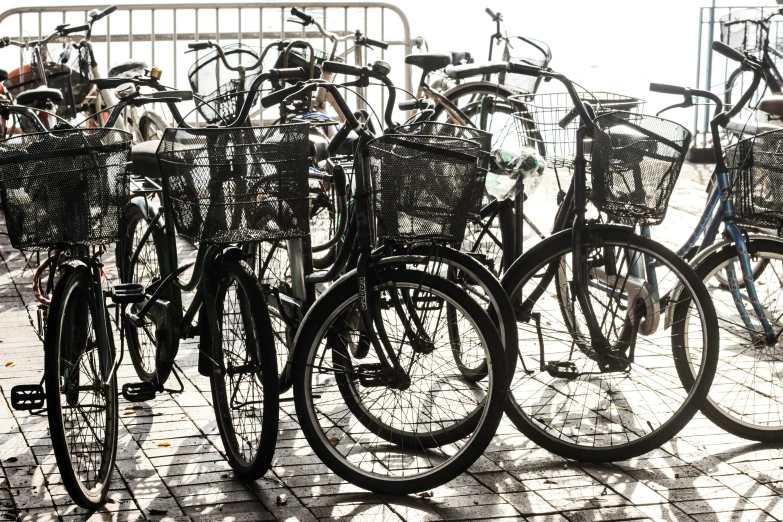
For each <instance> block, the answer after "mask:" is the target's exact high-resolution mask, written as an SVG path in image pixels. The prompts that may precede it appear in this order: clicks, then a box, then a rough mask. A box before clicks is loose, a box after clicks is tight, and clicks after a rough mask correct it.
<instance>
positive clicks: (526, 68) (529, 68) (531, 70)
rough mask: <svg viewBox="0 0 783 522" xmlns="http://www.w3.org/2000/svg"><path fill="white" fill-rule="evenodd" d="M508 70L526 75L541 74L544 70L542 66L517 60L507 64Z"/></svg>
mask: <svg viewBox="0 0 783 522" xmlns="http://www.w3.org/2000/svg"><path fill="white" fill-rule="evenodd" d="M506 71H508V72H510V73H514V74H524V75H526V76H541V74H542V73H543V72H544V71H543V70H542V69H541V68H540V67H535V66H533V65H526V64H524V63H516V62H508V64H506Z"/></svg>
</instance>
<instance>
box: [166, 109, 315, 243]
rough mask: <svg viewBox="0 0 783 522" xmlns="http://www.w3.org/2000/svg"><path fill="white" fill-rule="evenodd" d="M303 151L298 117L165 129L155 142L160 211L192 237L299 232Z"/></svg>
mask: <svg viewBox="0 0 783 522" xmlns="http://www.w3.org/2000/svg"><path fill="white" fill-rule="evenodd" d="M309 155H310V142H309V139H308V125H307V124H305V123H302V124H293V125H278V126H274V127H253V128H242V129H236V128H206V129H176V128H169V129H166V132H165V133H164V134H163V139H162V140H161V143H160V146H159V148H158V162H159V163H160V168H161V172H162V174H163V188H164V193H165V195H166V201H167V203H166V205H167V208H166V211H167V212H169V211H170V212H172V215H173V216H174V221H175V223H176V225H177V232H178V233H179V234H180V235H182V236H183V237H185V238H187V239H189V240H191V241H195V242H204V243H216V244H229V243H240V242H248V241H262V240H274V239H291V238H296V237H304V236H306V235H307V234H309V199H308V198H309V188H308V169H309ZM169 205H170V208H169Z"/></svg>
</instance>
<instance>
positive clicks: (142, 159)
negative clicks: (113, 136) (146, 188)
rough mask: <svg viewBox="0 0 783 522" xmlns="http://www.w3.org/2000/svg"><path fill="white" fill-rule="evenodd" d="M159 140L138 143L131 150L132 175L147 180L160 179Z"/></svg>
mask: <svg viewBox="0 0 783 522" xmlns="http://www.w3.org/2000/svg"><path fill="white" fill-rule="evenodd" d="M159 145H160V140H150V141H144V142H142V143H138V144H136V145H134V146H133V147H132V148H131V163H132V164H133V173H134V174H136V175H138V176H145V177H148V178H160V177H161V174H160V165H158V146H159Z"/></svg>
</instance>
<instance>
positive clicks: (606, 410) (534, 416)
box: [503, 225, 719, 462]
mask: <svg viewBox="0 0 783 522" xmlns="http://www.w3.org/2000/svg"><path fill="white" fill-rule="evenodd" d="M589 234H590V237H589V245H590V248H589V249H588V257H587V259H588V264H589V266H588V267H587V270H588V278H589V280H588V290H589V298H590V301H591V305H592V308H593V310H594V311H595V315H596V318H597V319H598V323H599V325H600V327H601V331H602V333H603V335H604V336H605V337H606V338H607V339H608V341H609V342H610V344H611V348H612V351H611V353H610V354H609V355H608V359H609V361H610V362H611V363H613V364H616V367H615V369H610V370H607V369H606V368H604V367H603V364H602V363H601V362H600V361H601V360H602V358H601V357H600V356H599V354H598V353H597V350H596V348H595V347H594V346H593V343H592V342H591V341H592V339H591V338H590V334H589V331H588V329H587V327H586V324H585V316H584V314H583V313H582V311H581V307H580V306H579V305H578V302H577V300H576V298H575V297H574V295H573V292H574V287H575V284H576V283H575V282H574V279H573V275H574V267H573V266H572V251H573V247H572V236H571V231H570V230H566V231H563V232H560V233H558V234H556V235H554V236H552V237H551V238H549V239H547V240H546V241H544V242H542V243H541V244H540V245H539V246H537V247H535V248H533V249H531V250H530V251H529V252H527V253H526V254H524V255H523V256H522V257H520V258H519V260H517V262H515V263H514V265H512V267H511V268H510V269H509V271H508V272H507V274H506V276H505V277H504V279H503V286H504V288H506V290H507V292H508V293H509V297H510V298H511V300H512V302H520V303H522V304H521V306H520V308H519V309H518V310H519V311H518V314H517V315H518V317H519V318H520V319H519V323H518V324H519V349H520V356H521V357H523V359H524V360H526V361H527V368H528V369H530V370H533V372H532V373H531V374H527V373H525V372H519V371H517V372H516V374H515V378H514V380H513V383H512V386H511V391H510V393H509V401H508V403H507V407H506V413H507V414H508V416H509V418H510V419H511V420H512V422H514V424H515V425H516V426H517V428H519V429H520V430H521V431H522V432H523V433H524V434H525V435H527V436H528V437H529V438H530V439H531V440H533V441H534V442H535V443H537V444H539V445H541V446H542V447H544V448H546V449H548V450H549V451H552V452H553V453H556V454H558V455H560V456H562V457H566V458H570V459H574V460H581V461H592V462H605V461H615V460H625V459H629V458H633V457H636V456H639V455H641V454H643V453H646V452H647V451H651V450H653V449H655V448H657V447H659V446H660V445H661V444H663V443H665V442H667V441H668V440H670V439H671V438H672V437H673V436H674V435H676V434H677V433H678V432H679V431H680V430H681V429H682V428H683V427H684V426H685V425H686V424H687V422H688V421H689V420H690V419H691V418H692V417H693V415H694V414H695V413H696V411H697V410H698V408H699V406H700V405H701V402H702V401H703V399H704V397H705V396H706V395H707V392H708V391H709V387H710V384H711V382H712V378H713V376H714V374H715V368H716V364H717V360H718V339H719V337H718V335H717V331H718V330H717V319H716V316H715V310H714V308H713V306H712V302H711V300H710V298H709V295H708V294H707V292H706V289H705V288H704V285H703V284H702V283H701V281H700V280H699V279H698V277H697V276H696V274H695V273H694V272H693V270H691V269H690V267H688V265H687V264H686V263H685V262H684V261H683V260H682V259H680V258H679V257H677V256H676V255H675V254H674V253H673V252H671V251H670V250H668V249H667V248H665V247H663V246H662V245H660V244H658V243H655V242H654V241H651V240H649V239H646V238H643V237H640V236H636V235H635V234H634V233H633V230H631V229H630V228H626V227H619V226H611V225H595V226H591V227H590V229H589ZM645 263H646V266H647V267H649V266H651V265H650V263H654V264H655V266H656V267H657V268H656V270H655V276H656V277H657V282H656V280H655V279H654V278H653V274H650V275H649V276H647V275H645V272H644V268H643V267H644V266H645ZM640 265H641V267H642V271H641V272H638V271H637V270H638V269H639V267H640ZM670 288H680V289H681V292H680V293H679V294H678V299H673V298H672V297H671V294H669V293H666V291H667V289H670ZM667 315H670V316H673V317H674V318H678V317H679V318H687V320H688V321H689V333H690V334H691V335H690V336H689V338H688V342H687V343H682V340H681V338H679V337H677V336H675V335H674V334H673V333H672V334H669V333H668V332H667V330H666V329H665V328H664V326H665V318H666V317H667ZM678 359H679V362H678ZM686 361H687V362H686ZM688 363H690V364H691V365H692V366H693V368H694V372H693V374H692V375H691V374H687V375H686V372H682V371H681V367H682V364H688Z"/></svg>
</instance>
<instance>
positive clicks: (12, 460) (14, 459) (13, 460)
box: [5, 457, 19, 463]
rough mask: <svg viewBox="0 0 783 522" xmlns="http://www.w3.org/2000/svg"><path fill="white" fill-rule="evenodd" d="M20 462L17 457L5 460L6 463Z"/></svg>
mask: <svg viewBox="0 0 783 522" xmlns="http://www.w3.org/2000/svg"><path fill="white" fill-rule="evenodd" d="M18 460H19V459H17V458H16V457H9V458H7V459H5V461H6V462H12V463H13V462H16V461H18Z"/></svg>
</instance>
